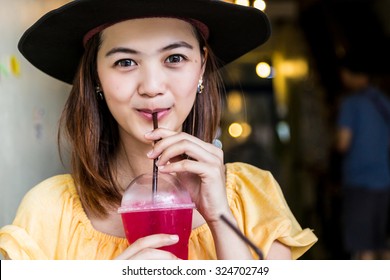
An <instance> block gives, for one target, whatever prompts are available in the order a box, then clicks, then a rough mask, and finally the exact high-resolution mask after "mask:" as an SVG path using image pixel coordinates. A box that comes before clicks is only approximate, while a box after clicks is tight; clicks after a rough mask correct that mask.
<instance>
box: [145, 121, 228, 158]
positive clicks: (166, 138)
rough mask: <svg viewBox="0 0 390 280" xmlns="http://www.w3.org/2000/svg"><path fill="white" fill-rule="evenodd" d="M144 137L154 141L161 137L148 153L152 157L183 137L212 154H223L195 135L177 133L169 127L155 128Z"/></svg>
mask: <svg viewBox="0 0 390 280" xmlns="http://www.w3.org/2000/svg"><path fill="white" fill-rule="evenodd" d="M145 137H146V138H147V139H149V140H154V141H157V140H160V139H161V141H159V142H158V143H156V145H155V146H154V148H153V151H152V153H151V154H150V156H151V157H153V158H156V157H158V156H159V155H160V153H161V152H162V150H163V149H165V148H166V147H169V146H172V145H173V144H175V143H177V142H179V141H180V140H184V139H186V140H188V141H191V142H194V143H195V144H197V145H199V146H202V147H203V148H204V149H205V150H206V151H208V152H209V153H212V154H215V155H218V156H220V155H221V154H223V153H222V150H221V149H219V148H217V147H216V146H214V145H213V144H211V143H207V142H204V141H203V140H201V139H199V138H197V137H195V136H192V135H190V134H188V133H184V132H180V133H177V132H174V131H172V130H169V129H164V128H157V129H155V130H153V131H152V132H150V133H147V134H146V135H145ZM148 156H149V155H148Z"/></svg>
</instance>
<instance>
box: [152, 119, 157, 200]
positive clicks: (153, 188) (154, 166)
mask: <svg viewBox="0 0 390 280" xmlns="http://www.w3.org/2000/svg"><path fill="white" fill-rule="evenodd" d="M152 116H153V129H156V128H158V122H157V112H154V113H153V114H152ZM156 142H157V141H154V143H156ZM156 163H157V159H154V160H153V182H152V185H153V187H152V190H153V200H154V197H155V196H156V194H157V177H158V176H157V173H158V168H157V164H156Z"/></svg>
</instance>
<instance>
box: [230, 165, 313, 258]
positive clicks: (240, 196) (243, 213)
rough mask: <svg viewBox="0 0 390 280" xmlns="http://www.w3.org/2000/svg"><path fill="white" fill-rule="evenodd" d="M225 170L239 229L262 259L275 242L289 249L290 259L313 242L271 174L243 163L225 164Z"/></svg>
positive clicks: (310, 233) (311, 234)
mask: <svg viewBox="0 0 390 280" xmlns="http://www.w3.org/2000/svg"><path fill="white" fill-rule="evenodd" d="M228 169H229V174H230V176H227V191H228V200H229V201H230V208H231V210H232V212H233V215H234V216H235V217H236V219H237V223H238V225H239V227H240V228H241V230H242V231H243V232H244V234H245V235H246V236H247V237H248V238H250V239H251V240H252V241H253V242H254V243H255V244H256V245H257V246H258V247H259V248H260V249H262V250H263V252H264V255H265V256H267V254H268V251H269V249H270V247H271V245H272V243H273V242H274V241H275V240H278V241H280V242H281V243H283V244H285V245H287V246H289V247H291V250H292V258H293V259H297V258H299V257H300V256H302V254H303V253H305V252H306V251H307V250H308V249H309V248H310V247H311V246H312V245H313V244H314V243H315V242H316V241H317V237H316V236H315V235H314V233H313V232H312V230H311V229H304V230H302V228H301V226H300V225H299V223H298V222H297V220H296V219H295V217H294V215H293V214H292V212H291V210H290V208H289V207H288V205H287V203H286V200H285V198H284V196H283V193H282V190H281V188H280V187H279V185H278V183H277V182H276V180H275V179H274V178H273V176H272V175H271V173H269V172H267V171H264V170H261V169H259V168H257V167H254V166H251V165H248V164H243V163H234V164H228Z"/></svg>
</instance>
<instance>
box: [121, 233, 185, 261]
mask: <svg viewBox="0 0 390 280" xmlns="http://www.w3.org/2000/svg"><path fill="white" fill-rule="evenodd" d="M178 241H179V237H178V236H177V235H170V234H153V235H149V236H146V237H142V238H139V239H138V240H137V241H135V242H134V243H133V244H131V245H130V246H129V247H128V248H127V249H126V250H125V251H124V252H123V253H122V254H121V257H120V258H119V259H129V258H131V257H132V256H133V255H136V254H138V253H139V252H141V251H142V250H145V249H147V248H159V247H162V246H168V245H172V244H175V243H177V242H178Z"/></svg>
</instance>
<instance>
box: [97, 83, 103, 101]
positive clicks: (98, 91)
mask: <svg viewBox="0 0 390 280" xmlns="http://www.w3.org/2000/svg"><path fill="white" fill-rule="evenodd" d="M95 92H96V94H97V96H98V97H99V99H100V100H104V96H103V91H102V89H101V88H100V86H96V87H95Z"/></svg>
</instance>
